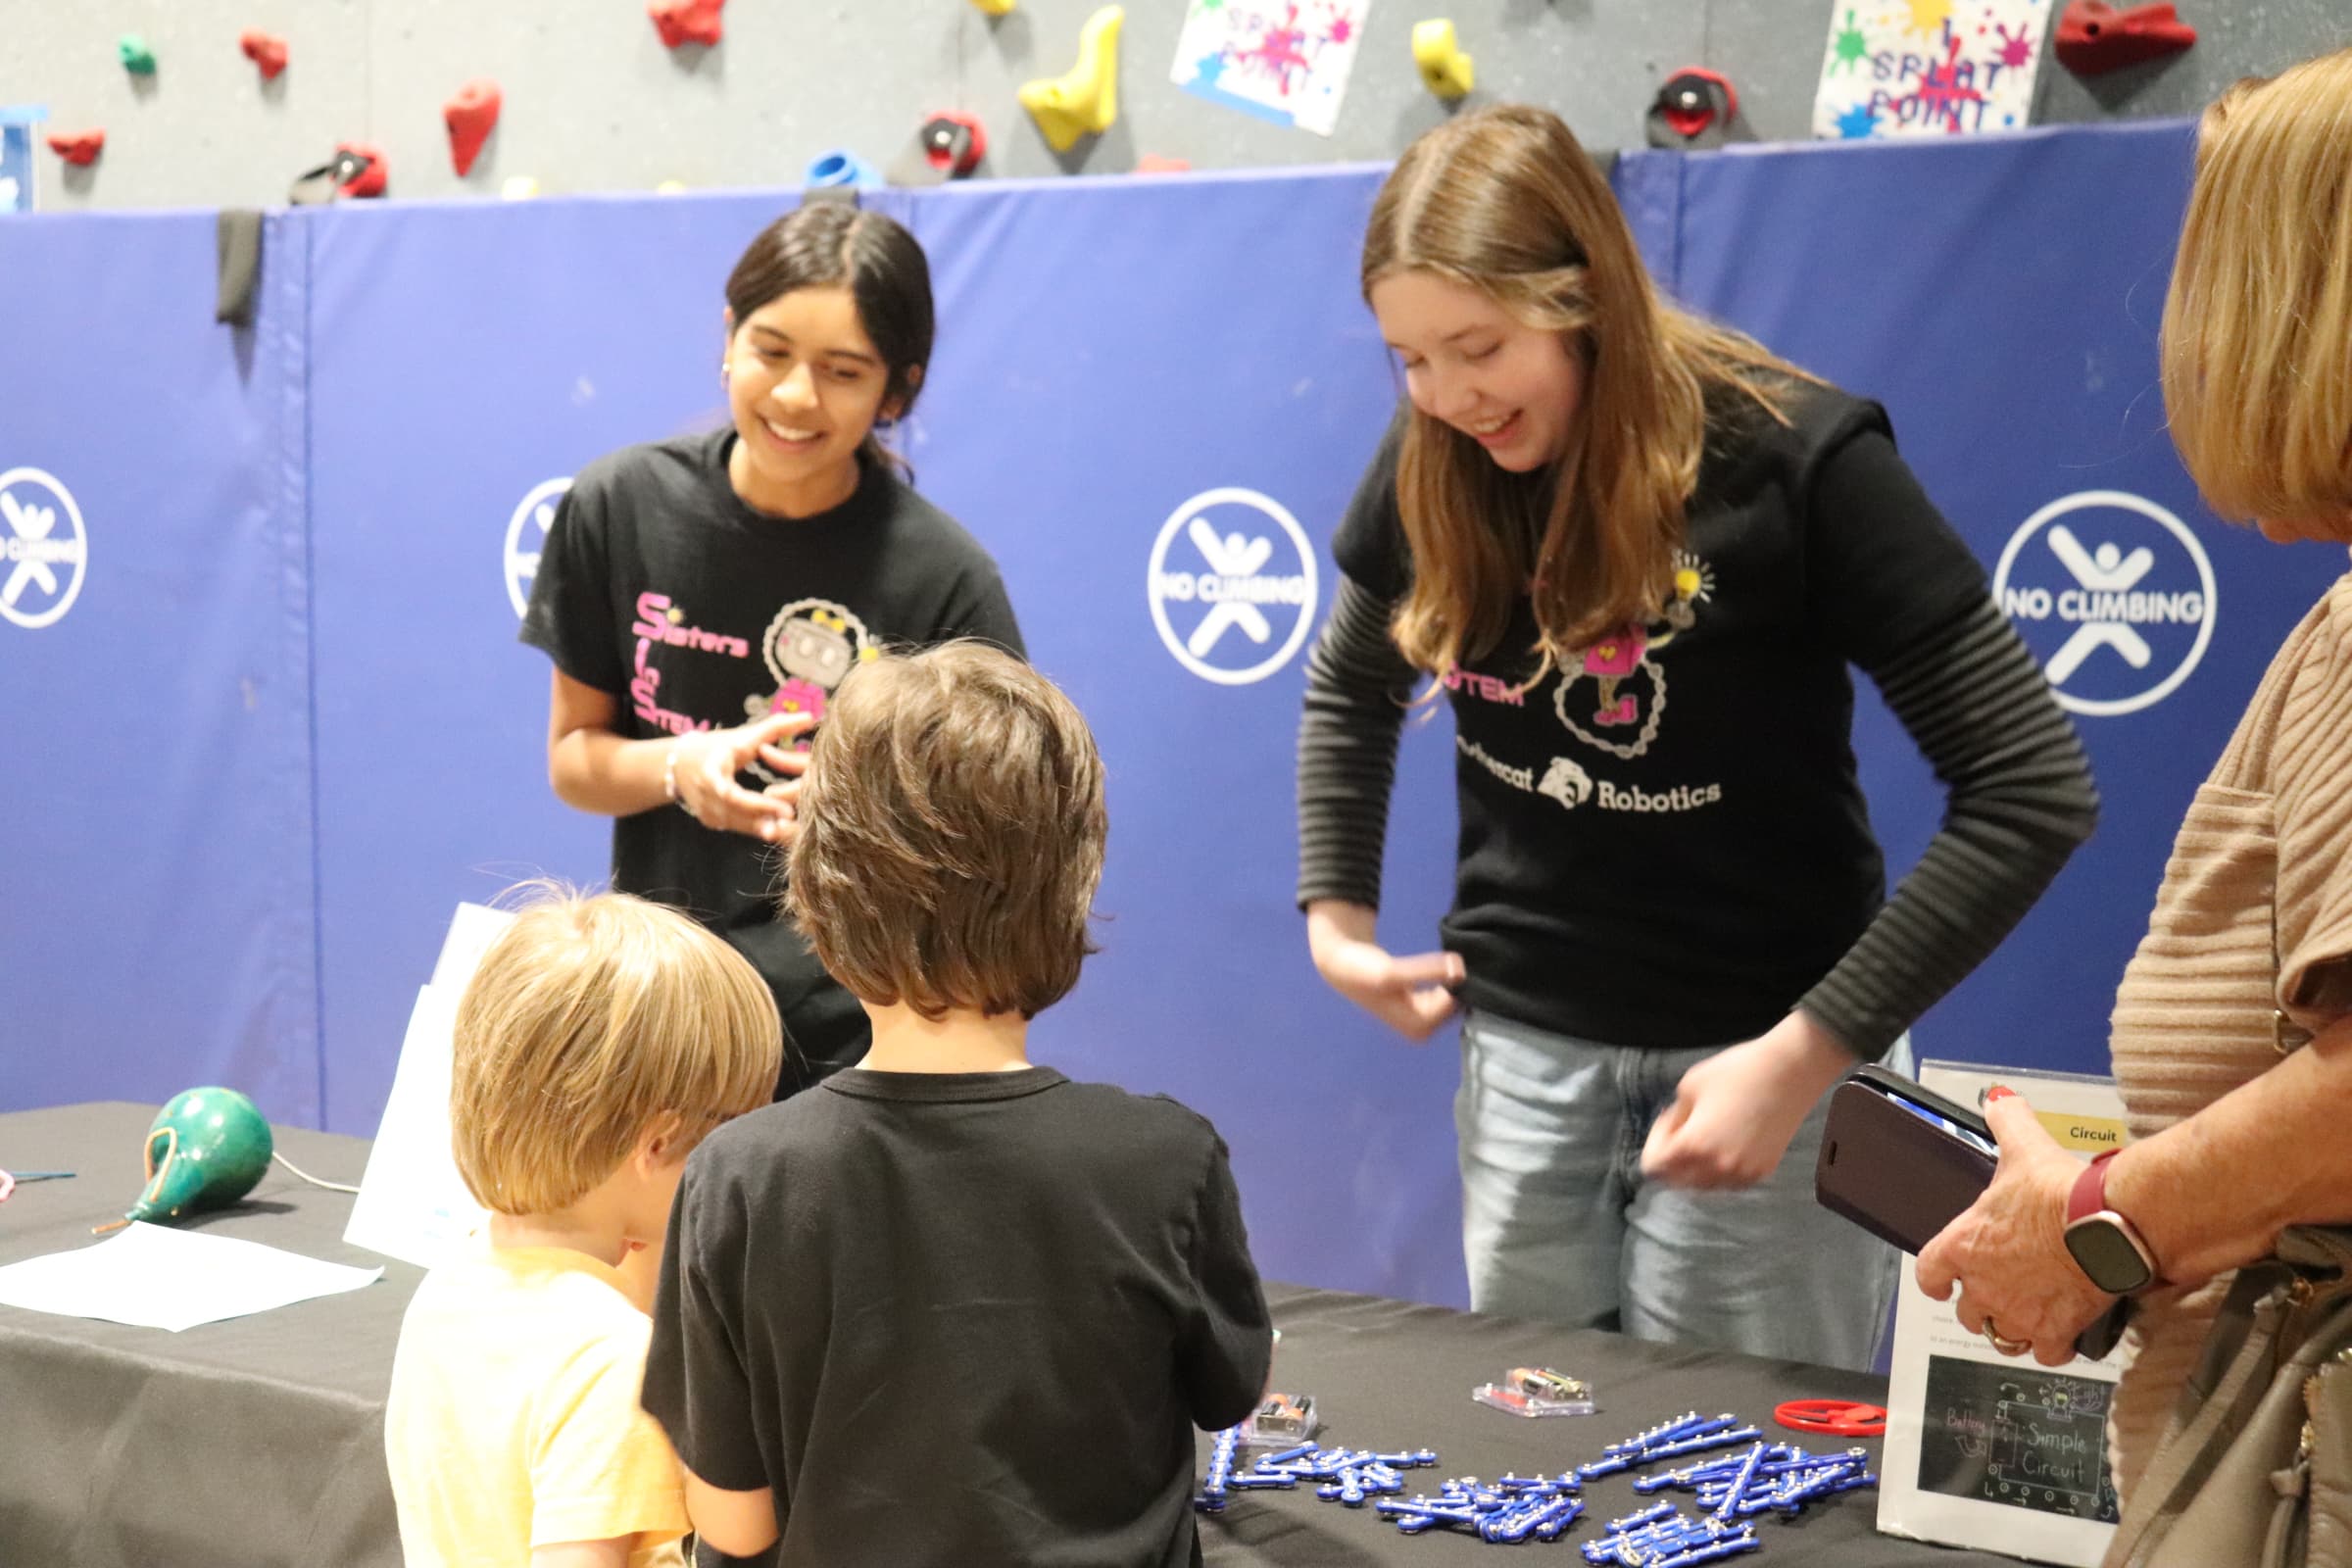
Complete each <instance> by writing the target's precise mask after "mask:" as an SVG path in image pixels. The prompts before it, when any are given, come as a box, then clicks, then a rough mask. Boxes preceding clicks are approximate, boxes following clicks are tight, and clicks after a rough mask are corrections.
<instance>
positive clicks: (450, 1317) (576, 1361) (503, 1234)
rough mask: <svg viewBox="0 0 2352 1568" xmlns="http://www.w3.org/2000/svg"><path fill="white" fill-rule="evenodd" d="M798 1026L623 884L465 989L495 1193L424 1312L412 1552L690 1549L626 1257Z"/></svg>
mask: <svg viewBox="0 0 2352 1568" xmlns="http://www.w3.org/2000/svg"><path fill="white" fill-rule="evenodd" d="M781 1054H782V1036H781V1031H780V1029H779V1027H778V1025H777V1022H776V1008H775V1003H774V1002H773V1000H772V999H771V998H770V996H769V993H768V989H767V986H766V984H765V983H764V982H763V981H761V980H760V976H759V974H758V973H757V972H756V971H755V970H754V969H753V968H752V966H751V964H750V963H748V962H746V961H745V960H744V958H743V957H742V956H740V955H738V954H737V953H735V952H734V950H732V949H731V948H729V947H728V946H727V945H726V944H725V943H723V942H721V941H719V940H718V939H717V938H716V937H714V936H712V935H711V933H709V932H708V931H705V930H704V929H703V928H702V927H700V926H698V925H696V924H695V923H694V922H693V921H692V920H690V919H688V918H686V917H685V916H684V915H681V914H678V913H675V912H674V911H672V910H669V909H665V908H662V907H660V906H659V905H654V904H648V903H645V902H643V901H641V900H638V899H633V898H629V897H627V896H626V895H621V894H606V895H603V896H601V897H596V898H579V897H573V896H568V895H557V896H553V897H550V898H548V899H546V900H545V901H544V902H541V903H538V904H536V905H534V906H532V907H528V908H526V909H524V910H523V911H522V912H521V913H520V914H518V915H516V916H515V921H514V923H513V924H512V925H511V926H509V927H508V928H507V930H506V931H505V932H503V933H501V934H500V936H499V938H498V940H497V941H496V942H495V943H493V944H492V945H491V947H490V949H489V951H488V952H487V953H486V954H485V955H484V956H483V957H482V962H481V966H480V968H479V969H477V970H476V971H475V973H474V976H473V979H472V981H471V983H469V984H468V985H467V986H466V994H465V996H464V998H463V999H462V1000H461V1001H460V1003H459V1005H458V1017H457V1034H456V1042H455V1053H454V1055H453V1059H452V1064H451V1085H450V1125H451V1139H452V1144H453V1152H455V1153H456V1155H457V1162H458V1170H459V1172H460V1174H461V1175H463V1176H464V1177H465V1180H466V1187H467V1188H468V1189H469V1190H470V1191H471V1192H472V1194H473V1196H474V1197H475V1199H477V1200H478V1201H480V1202H481V1203H482V1204H483V1205H484V1206H485V1207H487V1208H488V1209H490V1211H491V1213H490V1221H489V1226H488V1233H487V1235H486V1236H485V1237H483V1238H481V1239H480V1245H479V1246H478V1247H477V1248H474V1249H472V1250H468V1251H467V1252H466V1254H465V1255H464V1256H461V1257H459V1258H457V1259H455V1260H453V1261H452V1262H450V1263H448V1264H445V1265H443V1266H441V1267H438V1268H435V1269H433V1270H432V1271H431V1272H430V1273H428V1274H427V1275H426V1276H425V1279H424V1283H423V1284H422V1285H420V1286H418V1287H417V1296H416V1299H414V1300H413V1301H411V1302H410V1304H409V1310H408V1315H407V1316H406V1317H405V1318H403V1319H402V1321H401V1327H400V1345H399V1348H398V1349H397V1350H396V1351H395V1353H394V1356H393V1362H392V1389H391V1395H390V1397H389V1399H388V1401H387V1403H386V1405H385V1410H384V1448H385V1455H386V1457H387V1459H388V1460H389V1461H390V1465H391V1470H392V1495H393V1500H394V1502H395V1504H396V1506H397V1509H398V1513H399V1519H400V1538H401V1546H402V1548H403V1550H404V1551H405V1553H406V1555H407V1558H408V1562H409V1568H441V1565H445V1564H458V1563H490V1562H496V1563H512V1564H516V1565H520V1564H523V1563H526V1562H527V1563H529V1564H530V1565H531V1568H623V1565H641V1564H648V1563H659V1562H671V1563H674V1562H676V1561H677V1560H678V1548H677V1546H676V1545H675V1543H676V1542H677V1540H678V1538H679V1537H680V1536H682V1535H684V1534H685V1531H686V1528H687V1520H686V1510H685V1498H684V1494H683V1490H682V1486H681V1477H680V1474H679V1471H678V1462H677V1456H676V1455H675V1454H674V1453H673V1452H672V1451H671V1450H670V1447H669V1444H668V1442H667V1441H666V1440H665V1439H664V1438H663V1437H662V1431H661V1429H660V1428H659V1427H657V1426H655V1425H654V1423H653V1422H652V1421H651V1420H649V1419H648V1418H647V1417H646V1415H645V1412H644V1411H643V1410H642V1409H640V1408H639V1407H638V1403H637V1397H638V1388H639V1384H640V1382H641V1381H642V1378H643V1375H644V1367H645V1348H646V1340H647V1337H648V1335H649V1333H650V1332H651V1325H650V1324H649V1323H648V1322H647V1321H646V1316H645V1313H644V1311H643V1310H642V1309H641V1308H640V1307H639V1305H638V1304H637V1302H636V1300H635V1299H632V1298H633V1296H634V1294H635V1293H634V1292H633V1291H632V1290H631V1285H630V1282H629V1281H628V1280H627V1279H626V1278H625V1277H624V1275H623V1272H622V1269H621V1267H620V1265H621V1264H622V1262H623V1260H624V1259H626V1258H627V1257H629V1255H630V1254H631V1253H633V1252H635V1251H637V1250H641V1249H644V1248H648V1247H656V1246H659V1245H660V1244H661V1241H662V1235H663V1233H664V1230H665V1228H666V1227H667V1225H668V1221H669V1205H670V1200H671V1197H672V1195H674V1194H675V1192H676V1191H677V1184H678V1178H679V1176H680V1174H681V1173H682V1172H683V1171H684V1169H685V1161H686V1155H687V1153H688V1152H689V1151H691V1150H692V1149H693V1148H694V1147H695V1145H697V1144H698V1143H700V1142H701V1141H702V1140H703V1138H704V1136H705V1135H706V1134H708V1133H709V1132H710V1131H711V1128H712V1127H714V1126H716V1125H717V1124H718V1123H719V1122H721V1121H724V1120H725V1119H726V1118H728V1117H730V1116H736V1115H740V1114H742V1113H743V1112H744V1111H747V1110H750V1109H752V1108H753V1107H754V1106H756V1105H763V1104H765V1103H767V1102H768V1097H769V1094H770V1092H771V1091H772V1090H773V1088H774V1085H775V1081H776V1067H777V1063H778V1059H779V1057H780V1055H781Z"/></svg>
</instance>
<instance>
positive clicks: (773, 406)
mask: <svg viewBox="0 0 2352 1568" xmlns="http://www.w3.org/2000/svg"><path fill="white" fill-rule="evenodd" d="M726 296H727V306H726V328H727V336H726V351H725V355H724V357H723V359H722V360H721V362H720V367H719V379H720V383H721V385H723V386H724V387H725V388H726V393H727V405H728V410H729V412H730V414H731V415H732V419H731V421H730V422H729V423H728V424H727V425H725V426H724V427H722V428H720V429H718V430H714V431H711V432H710V433H708V434H702V435H692V436H682V437H679V438H676V439H674V440H669V441H660V442H654V443H650V444H648V445H643V446H634V447H629V448H626V449H624V450H623V451H620V452H616V453H613V454H612V455H611V456H609V457H606V458H602V459H600V460H598V461H597V462H595V463H593V464H591V465H589V466H587V467H586V468H585V469H583V470H582V471H581V473H580V474H579V476H578V478H577V479H576V480H575V481H574V482H573V484H572V487H571V490H570V492H569V493H568V494H567V495H565V497H564V501H563V504H562V505H561V507H559V509H558V511H557V514H556V520H555V523H554V525H553V526H552V527H551V528H550V529H549V532H548V537H547V544H546V548H545V550H544V552H543V554H542V555H541V557H540V564H539V573H538V578H537V580H536V581H535V582H534V583H533V585H532V589H531V603H530V608H529V611H528V613H526V614H525V616H524V618H523V625H522V640H523V641H524V642H527V643H530V644H531V645H533V646H534V647H537V648H540V649H543V650H544V651H545V652H546V653H547V654H548V655H549V657H550V658H552V659H553V660H554V661H555V666H556V667H555V675H554V691H553V696H552V698H551V701H550V705H549V720H548V743H547V758H548V775H549V778H550V780H551V781H552V782H553V784H554V786H555V791H556V794H557V796H558V797H559V798H560V799H562V800H563V801H564V803H565V804H567V805H570V806H574V807H577V808H579V809H581V810H584V811H594V812H596V813H598V814H600V815H605V816H612V817H616V818H618V820H617V821H615V822H614V824H613V887H614V888H615V889H616V890H618V891H620V892H623V893H635V894H639V895H641V896H643V897H646V898H650V899H656V900H659V901H661V902H662V903H665V904H669V905H672V906H674V907H678V908H681V909H683V910H685V911H687V912H688V913H690V914H692V915H693V916H694V917H695V918H697V919H698V920H701V921H702V922H703V923H704V924H705V925H707V926H709V927H711V929H712V930H714V931H716V932H717V933H718V934H719V935H720V936H721V937H723V938H725V939H726V940H727V941H728V942H729V943H731V944H732V945H733V946H734V947H735V948H737V949H738V950H739V951H740V952H742V953H743V955H744V956H746V957H748V958H750V959H751V961H752V963H753V965H754V967H756V968H757V969H759V971H760V975H761V976H762V977H763V978H764V979H765V980H766V981H767V983H768V986H769V988H770V989H771V990H772V991H773V992H774V994H775V999H776V1006H777V1010H778V1012H779V1013H780V1014H781V1015H782V1018H783V1022H784V1033H785V1047H786V1049H785V1068H784V1078H783V1081H782V1082H780V1083H779V1084H778V1086H777V1090H778V1094H779V1095H782V1094H786V1093H790V1092H791V1091H792V1090H793V1089H795V1088H799V1087H805V1086H806V1085H807V1084H808V1083H810V1082H813V1081H814V1080H815V1079H816V1078H819V1077H822V1076H824V1075H825V1074H826V1073H829V1072H832V1071H834V1070H835V1069H837V1068H840V1067H844V1066H847V1065H849V1064H850V1063H852V1062H854V1061H856V1060H857V1059H858V1056H860V1055H862V1054H864V1051H865V1046H866V1038H867V1037H866V1025H865V1014H864V1012H863V1010H862V1009H861V1008H860V1007H859V1006H858V1002H857V999H856V998H854V997H852V996H851V995H850V994H849V993H848V992H846V991H844V990H843V989H842V988H841V987H840V986H838V985H836V984H835V983H834V982H833V981H832V980H831V979H830V978H829V977H828V976H827V975H826V974H825V972H824V969H823V966H822V965H820V964H819V963H818V962H817V961H816V958H815V957H814V956H813V955H812V954H811V953H810V952H809V947H808V945H807V943H806V942H804V941H803V940H802V938H801V937H800V935H799V933H798V932H797V931H796V930H794V928H793V927H792V925H791V924H790V922H788V921H784V920H781V919H779V917H778V909H779V905H780V877H781V874H782V867H781V862H782V858H783V857H782V856H781V854H780V853H779V852H780V851H781V850H782V849H783V848H785V847H787V846H789V845H790V844H791V842H792V839H793V835H794V832H795V829H796V821H795V816H794V796H795V795H796V793H797V792H798V790H799V787H800V783H799V780H800V773H801V770H802V767H803V764H804V758H805V755H806V753H807V750H808V746H809V735H810V733H811V732H812V731H813V730H814V729H815V728H816V727H817V726H818V725H819V724H821V723H823V722H824V717H825V705H826V703H827V702H828V700H829V699H830V697H831V695H832V692H833V690H834V688H835V687H836V686H838V685H840V683H841V680H842V677H843V676H845V675H847V674H848V673H849V672H850V670H851V669H852V668H854V667H855V666H856V665H857V664H858V662H861V661H864V660H868V659H871V658H873V657H874V656H875V655H876V654H877V653H878V652H880V651H881V649H882V648H884V647H885V646H892V647H901V646H911V647H925V646H929V645H931V644H933V643H940V642H946V641H949V640H951V639H953V638H956V637H977V638H980V639H982V640H984V641H987V642H991V643H994V644H996V645H997V646H999V647H1002V648H1005V649H1006V650H1008V651H1009V652H1011V653H1014V654H1020V653H1022V652H1023V649H1022V645H1021V634H1020V628H1019V626H1018V625H1017V624H1016V623H1015V621H1014V619H1013V614H1012V606H1011V604H1010V603H1009V602H1008V601H1007V600H1006V598H1005V586H1004V583H1003V581H1002V580H1001V579H1000V577H999V576H998V572H997V565H996V563H995V561H994V560H992V559H991V558H990V556H989V554H988V552H987V551H986V550H984V549H983V548H982V547H981V546H980V545H979V543H978V542H977V541H975V540H974V539H973V538H972V536H971V535H970V534H968V533H966V532H965V531H964V530H963V529H962V528H961V527H960V526H958V525H957V524H956V521H955V519H953V518H951V517H949V516H948V515H946V514H945V513H942V512H941V511H940V510H939V509H938V508H936V507H934V506H932V505H931V504H930V503H929V502H927V501H925V500H923V499H922V497H920V496H918V495H916V494H915V492H914V490H913V488H912V487H911V486H910V485H909V483H908V482H907V469H906V466H905V465H904V464H903V463H902V462H900V461H899V459H898V458H897V457H896V456H895V455H894V454H892V453H890V452H888V451H886V450H885V449H884V448H883V446H882V445H881V442H880V441H879V439H878V438H877V436H876V434H875V426H876V425H877V424H878V423H887V422H889V421H892V420H896V419H899V418H902V417H905V416H906V414H907V410H909V409H910V408H912V407H913V405H914V400H915V397H916V394H917V393H919V392H920V391H921V389H922V382H923V371H924V368H925V366H926V365H927V364H928V363H929V361H930V357H931V337H932V306H931V271H930V266H929V264H928V263H927V262H926V261H925V259H924V256H923V252H922V247H921V246H920V245H918V244H916V243H915V240H914V236H913V235H911V234H909V233H907V230H906V229H905V228H903V227H901V226H900V225H899V224H898V223H896V222H894V221H892V220H890V219H889V218H887V217H885V216H883V215H882V214H880V213H874V212H864V211H860V210H859V209H858V208H856V207H853V206H850V205H847V204H844V203H836V202H818V203H811V204H809V205H808V206H805V207H802V208H800V209H798V210H797V211H795V212H793V213H791V214H788V215H787V216H785V217H784V218H782V219H779V220H778V221H775V222H774V223H771V224H770V225H769V226H768V227H767V228H766V229H764V230H762V231H761V232H760V235H759V237H758V238H756V239H755V240H753V241H752V244H751V247H750V248H749V249H748V250H746V251H745V252H744V253H743V257H742V259H741V260H740V261H738V262H737V263H736V265H735V270H734V272H733V273H732V274H731V275H730V276H729V277H728V279H727V288H726Z"/></svg>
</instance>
